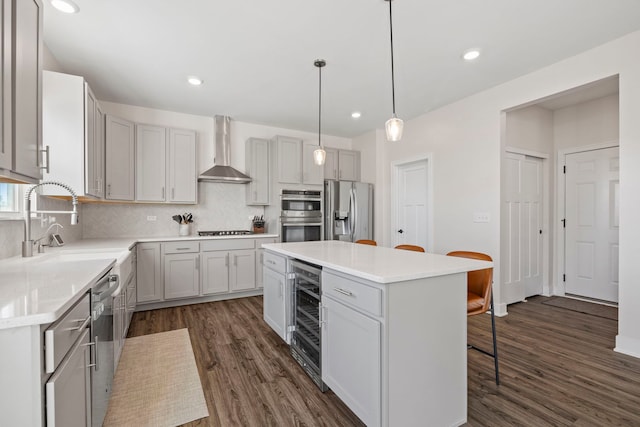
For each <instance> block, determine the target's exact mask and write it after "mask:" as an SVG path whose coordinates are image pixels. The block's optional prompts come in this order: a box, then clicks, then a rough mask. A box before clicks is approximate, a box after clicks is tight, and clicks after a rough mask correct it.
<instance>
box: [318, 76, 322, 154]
mask: <svg viewBox="0 0 640 427" xmlns="http://www.w3.org/2000/svg"><path fill="white" fill-rule="evenodd" d="M318 82H319V83H318V147H322V145H321V144H320V134H321V132H320V129H321V127H320V125H321V123H322V67H321V66H320V67H318Z"/></svg>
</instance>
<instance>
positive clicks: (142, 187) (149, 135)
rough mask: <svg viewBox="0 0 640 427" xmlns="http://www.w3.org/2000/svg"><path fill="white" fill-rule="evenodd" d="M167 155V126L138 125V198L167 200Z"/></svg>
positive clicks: (143, 200) (152, 200)
mask: <svg viewBox="0 0 640 427" xmlns="http://www.w3.org/2000/svg"><path fill="white" fill-rule="evenodd" d="M166 156H167V130H166V128H163V127H159V126H149V125H136V200H138V201H142V202H164V201H165V197H166V180H167V179H166V158H167V157H166Z"/></svg>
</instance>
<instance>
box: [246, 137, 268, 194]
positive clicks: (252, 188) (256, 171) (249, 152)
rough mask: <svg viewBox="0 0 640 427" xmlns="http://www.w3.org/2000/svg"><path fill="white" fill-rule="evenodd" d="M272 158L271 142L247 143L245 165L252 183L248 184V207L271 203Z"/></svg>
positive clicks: (255, 140)
mask: <svg viewBox="0 0 640 427" xmlns="http://www.w3.org/2000/svg"><path fill="white" fill-rule="evenodd" d="M269 163H270V157H269V141H268V140H266V139H260V138H249V139H248V140H247V141H246V143H245V164H246V169H247V170H246V172H247V175H249V176H250V177H251V182H250V183H248V184H247V186H246V187H247V190H246V191H247V195H246V203H247V205H268V204H269V203H270V191H269V188H270V185H271V180H270V177H269V172H270V167H269Z"/></svg>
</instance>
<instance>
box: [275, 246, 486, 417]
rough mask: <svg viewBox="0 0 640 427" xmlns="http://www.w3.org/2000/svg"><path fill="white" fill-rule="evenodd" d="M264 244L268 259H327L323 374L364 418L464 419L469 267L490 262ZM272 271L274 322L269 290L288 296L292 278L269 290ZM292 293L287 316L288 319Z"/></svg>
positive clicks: (322, 314) (324, 269)
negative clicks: (467, 279) (275, 288)
mask: <svg viewBox="0 0 640 427" xmlns="http://www.w3.org/2000/svg"><path fill="white" fill-rule="evenodd" d="M263 248H264V249H265V251H266V253H267V255H270V258H265V259H266V260H267V261H266V264H265V266H266V267H270V264H272V263H273V264H272V266H277V264H278V262H279V260H278V259H279V258H280V259H284V258H286V262H287V263H288V262H290V260H299V261H303V262H307V263H311V264H314V265H317V266H320V267H322V285H321V292H322V296H321V307H320V324H321V325H322V326H321V344H320V345H321V370H322V373H321V375H322V380H323V381H324V382H325V384H327V385H328V386H329V387H330V388H331V389H332V390H333V391H334V392H335V393H336V395H338V397H340V398H341V399H342V400H343V401H344V402H345V403H346V404H347V406H349V408H350V409H351V410H352V411H353V412H354V413H355V414H356V415H358V416H359V417H360V418H361V419H362V421H363V422H365V423H366V424H367V425H369V426H398V425H402V426H411V425H415V426H424V425H433V426H452V425H461V424H463V423H465V422H466V418H467V346H466V343H467V336H466V334H467V317H466V298H467V290H466V278H467V274H466V273H467V272H468V271H473V270H480V269H484V268H491V267H493V264H492V263H491V262H486V261H478V260H471V259H465V258H455V257H446V256H443V255H437V254H428V253H427V254H425V253H418V252H411V251H402V250H397V249H391V248H384V247H379V246H369V245H358V244H353V243H348V242H340V241H321V242H300V243H276V244H268V245H263ZM268 270H269V269H268V268H265V279H264V283H265V290H264V294H265V320H267V323H269V324H270V325H272V322H270V320H268V318H269V319H270V318H273V317H274V316H273V307H271V305H272V304H271V302H270V301H271V300H270V296H272V295H275V294H278V293H279V294H284V295H289V294H291V292H292V287H293V286H294V285H293V284H292V283H291V282H290V276H289V275H287V274H285V275H284V276H283V277H284V282H280V284H281V288H280V290H275V291H274V290H272V289H270V287H271V286H272V285H274V284H275V285H276V286H277V283H278V282H277V281H273V280H268V275H270V274H272V273H270V272H269V271H268ZM283 289H284V290H283ZM286 300H287V298H286V297H284V298H282V301H283V304H282V310H284V311H285V313H284V314H283V316H284V318H285V319H291V317H292V316H291V313H286V311H287V310H290V309H291V308H290V307H288V305H287V304H286ZM272 327H273V326H272ZM274 329H275V328H274ZM284 329H285V330H286V329H288V328H284ZM281 336H282V335H281Z"/></svg>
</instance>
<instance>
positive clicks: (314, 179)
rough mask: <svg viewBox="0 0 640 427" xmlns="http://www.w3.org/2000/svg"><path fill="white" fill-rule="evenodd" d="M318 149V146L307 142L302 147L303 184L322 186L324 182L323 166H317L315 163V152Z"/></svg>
mask: <svg viewBox="0 0 640 427" xmlns="http://www.w3.org/2000/svg"><path fill="white" fill-rule="evenodd" d="M317 149H318V144H317V143H315V142H311V141H305V142H304V143H303V145H302V183H303V184H318V185H322V182H323V180H324V176H323V175H324V168H323V166H319V165H316V164H315V162H314V161H313V152H314V151H316V150H317Z"/></svg>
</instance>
